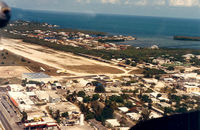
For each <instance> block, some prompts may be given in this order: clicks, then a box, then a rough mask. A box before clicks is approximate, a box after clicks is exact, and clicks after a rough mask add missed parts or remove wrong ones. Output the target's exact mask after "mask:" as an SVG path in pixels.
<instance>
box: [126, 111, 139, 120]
mask: <svg viewBox="0 0 200 130" xmlns="http://www.w3.org/2000/svg"><path fill="white" fill-rule="evenodd" d="M126 115H127V116H128V117H129V118H131V119H132V120H135V121H138V120H139V119H140V117H141V115H140V114H139V113H135V112H130V113H126Z"/></svg>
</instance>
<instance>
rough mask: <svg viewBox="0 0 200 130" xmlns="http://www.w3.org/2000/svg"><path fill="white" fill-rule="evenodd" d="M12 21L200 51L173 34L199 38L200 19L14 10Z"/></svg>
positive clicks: (195, 43)
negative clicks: (45, 23)
mask: <svg viewBox="0 0 200 130" xmlns="http://www.w3.org/2000/svg"><path fill="white" fill-rule="evenodd" d="M12 16H13V17H12V20H28V21H37V22H47V23H50V24H56V25H60V27H63V28H73V29H83V30H94V31H101V32H108V33H110V34H117V35H119V34H122V35H131V36H135V37H137V39H138V40H136V41H129V42H126V43H123V44H131V45H133V46H141V47H148V46H151V45H154V44H156V45H158V46H159V47H167V48H193V49H200V41H177V40H173V36H174V35H182V36H200V19H178V18H177V19H176V18H165V17H146V16H127V15H104V14H93V13H90V14H81V13H80V14H78V13H60V12H47V11H30V10H21V9H16V8H14V9H13V15H12Z"/></svg>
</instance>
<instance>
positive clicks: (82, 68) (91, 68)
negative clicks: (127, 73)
mask: <svg viewBox="0 0 200 130" xmlns="http://www.w3.org/2000/svg"><path fill="white" fill-rule="evenodd" d="M65 67H66V68H67V69H70V70H73V71H78V72H80V73H82V72H87V73H91V74H94V73H98V74H104V73H110V74H121V73H124V72H123V71H122V70H120V69H116V68H114V67H109V66H101V65H79V66H65Z"/></svg>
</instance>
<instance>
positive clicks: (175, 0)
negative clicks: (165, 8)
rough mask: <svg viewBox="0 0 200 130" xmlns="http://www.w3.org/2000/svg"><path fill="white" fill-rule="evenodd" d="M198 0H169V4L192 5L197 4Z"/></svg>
mask: <svg viewBox="0 0 200 130" xmlns="http://www.w3.org/2000/svg"><path fill="white" fill-rule="evenodd" d="M199 4H200V2H199V0H169V6H183V7H192V6H199Z"/></svg>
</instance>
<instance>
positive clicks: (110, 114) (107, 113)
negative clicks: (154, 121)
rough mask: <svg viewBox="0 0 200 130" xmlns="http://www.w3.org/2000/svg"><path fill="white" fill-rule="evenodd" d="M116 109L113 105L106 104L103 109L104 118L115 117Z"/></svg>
mask: <svg viewBox="0 0 200 130" xmlns="http://www.w3.org/2000/svg"><path fill="white" fill-rule="evenodd" d="M113 113H114V109H113V108H112V107H111V106H105V107H104V108H103V111H102V116H103V118H104V119H111V118H113Z"/></svg>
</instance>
